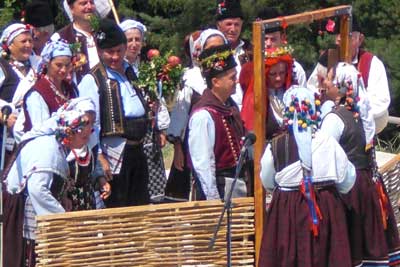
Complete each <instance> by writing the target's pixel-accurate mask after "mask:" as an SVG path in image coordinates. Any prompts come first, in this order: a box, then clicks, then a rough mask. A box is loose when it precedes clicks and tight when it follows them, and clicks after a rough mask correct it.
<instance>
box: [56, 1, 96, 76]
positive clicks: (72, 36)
mask: <svg viewBox="0 0 400 267" xmlns="http://www.w3.org/2000/svg"><path fill="white" fill-rule="evenodd" d="M67 3H68V7H69V9H70V11H71V14H72V22H71V23H70V24H68V25H67V26H65V27H64V28H62V29H61V30H59V31H58V32H56V33H55V34H53V35H52V36H51V39H52V40H54V41H56V40H58V39H60V38H61V39H64V40H67V41H68V42H69V43H70V44H73V43H80V47H79V48H77V50H79V51H74V53H75V54H76V55H77V58H78V60H77V61H76V62H75V65H74V67H75V73H76V81H75V82H76V83H77V84H78V83H79V82H80V81H81V79H82V77H83V76H84V75H85V74H86V73H88V72H89V70H90V69H91V68H93V67H94V66H95V65H96V64H97V63H99V56H98V51H97V48H96V40H95V38H94V36H93V34H92V32H93V29H92V26H91V25H90V18H91V17H93V16H95V12H96V6H95V3H94V0H67Z"/></svg>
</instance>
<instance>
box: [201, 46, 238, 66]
mask: <svg viewBox="0 0 400 267" xmlns="http://www.w3.org/2000/svg"><path fill="white" fill-rule="evenodd" d="M231 55H233V51H232V50H226V51H223V52H220V53H215V54H212V55H211V56H209V57H206V58H204V59H202V60H201V62H200V63H201V66H202V67H203V68H207V69H215V70H219V71H221V70H223V69H224V67H225V66H226V60H227V58H228V57H229V56H231Z"/></svg>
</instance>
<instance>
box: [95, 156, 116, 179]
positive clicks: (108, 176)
mask: <svg viewBox="0 0 400 267" xmlns="http://www.w3.org/2000/svg"><path fill="white" fill-rule="evenodd" d="M98 159H99V161H100V164H101V167H102V168H103V172H104V176H105V178H106V179H107V181H111V180H112V178H113V175H112V172H111V167H110V163H109V162H108V160H107V158H106V157H105V156H104V154H103V153H100V154H99V155H98Z"/></svg>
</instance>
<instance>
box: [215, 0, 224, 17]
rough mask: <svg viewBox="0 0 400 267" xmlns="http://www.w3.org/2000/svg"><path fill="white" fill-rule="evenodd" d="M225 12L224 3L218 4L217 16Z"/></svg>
mask: <svg viewBox="0 0 400 267" xmlns="http://www.w3.org/2000/svg"><path fill="white" fill-rule="evenodd" d="M225 11H226V7H225V1H224V2H222V3H219V4H218V8H217V14H219V15H222V14H223V13H224V12H225Z"/></svg>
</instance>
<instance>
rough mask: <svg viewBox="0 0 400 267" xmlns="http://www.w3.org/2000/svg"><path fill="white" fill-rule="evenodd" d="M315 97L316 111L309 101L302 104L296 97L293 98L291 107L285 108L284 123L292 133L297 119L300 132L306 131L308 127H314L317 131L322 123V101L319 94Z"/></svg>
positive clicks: (303, 101)
mask: <svg viewBox="0 0 400 267" xmlns="http://www.w3.org/2000/svg"><path fill="white" fill-rule="evenodd" d="M314 97H315V110H313V108H312V105H311V102H310V100H309V99H304V100H302V101H301V102H300V101H299V99H298V98H297V97H296V96H292V101H291V102H290V105H289V107H286V108H285V113H284V117H283V123H284V124H285V126H287V127H288V129H289V130H290V131H292V130H293V120H294V118H295V112H296V119H297V127H298V130H299V132H301V131H303V130H306V129H307V127H310V126H311V127H313V129H316V128H317V127H318V123H319V122H320V121H321V117H320V115H321V100H320V98H319V95H318V94H314Z"/></svg>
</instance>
